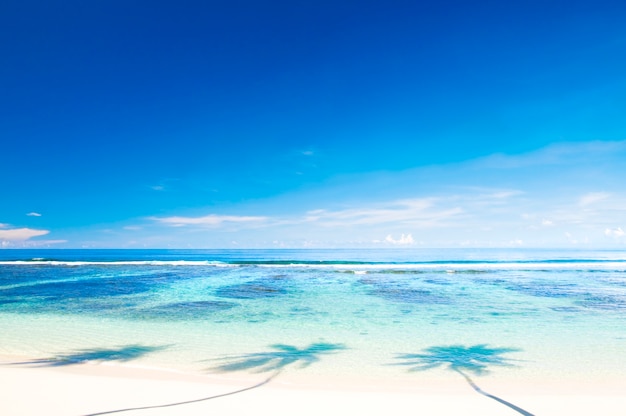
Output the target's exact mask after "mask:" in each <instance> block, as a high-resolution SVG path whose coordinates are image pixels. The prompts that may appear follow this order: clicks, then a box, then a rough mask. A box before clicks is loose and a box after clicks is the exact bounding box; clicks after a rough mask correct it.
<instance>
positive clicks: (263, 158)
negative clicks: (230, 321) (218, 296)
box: [0, 0, 626, 248]
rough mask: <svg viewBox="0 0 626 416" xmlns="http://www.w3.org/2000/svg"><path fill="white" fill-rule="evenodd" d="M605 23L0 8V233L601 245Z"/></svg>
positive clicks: (409, 5) (475, 15) (408, 6)
mask: <svg viewBox="0 0 626 416" xmlns="http://www.w3.org/2000/svg"><path fill="white" fill-rule="evenodd" d="M625 19H626V4H625V3H624V2H623V1H602V0H600V1H575V0H574V1H511V2H501V1H474V2H470V1H440V2H420V1H397V0H389V1H385V2H383V1H367V0H362V1H347V0H343V1H340V2H337V1H332V2H331V1H324V0H317V1H293V0H291V1H265V2H260V1H240V0H230V1H177V2H173V1H150V2H148V1H142V0H140V1H124V2H122V1H115V0H109V1H106V2H104V1H102V2H84V1H74V0H68V1H62V2H43V1H34V0H23V1H19V2H18V1H14V0H9V1H5V2H3V5H2V6H0V39H2V41H1V42H0V57H1V60H2V61H1V65H0V135H1V138H0V139H1V148H0V155H1V159H0V160H2V165H1V166H2V175H0V201H1V203H0V246H2V247H58V248H63V247H76V248H80V247H94V248H97V247H128V248H143V247H154V248H168V247H180V248H187V247H193V248H231V247H238V248H244V247H397V246H406V247H410V246H415V247H591V248H593V247H602V248H611V247H619V248H623V247H624V244H626V236H625V230H626V185H625V184H624V183H626V181H625V180H624V178H626V168H625V167H624V166H626V163H625V162H626V122H625V121H624V120H626V25H624V24H623V22H624V21H625Z"/></svg>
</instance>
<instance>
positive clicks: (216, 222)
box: [150, 214, 268, 227]
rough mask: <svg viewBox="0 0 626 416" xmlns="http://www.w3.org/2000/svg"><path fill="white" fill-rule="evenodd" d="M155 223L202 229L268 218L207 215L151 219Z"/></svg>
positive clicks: (259, 221)
mask: <svg viewBox="0 0 626 416" xmlns="http://www.w3.org/2000/svg"><path fill="white" fill-rule="evenodd" d="M150 219H151V220H153V221H156V222H158V223H161V224H166V225H170V226H172V227H185V226H188V225H195V226H200V227H219V226H220V225H223V224H225V223H262V222H265V221H267V220H268V218H267V217H258V216H237V215H213V214H212V215H205V216H203V217H181V216H173V217H151V218H150Z"/></svg>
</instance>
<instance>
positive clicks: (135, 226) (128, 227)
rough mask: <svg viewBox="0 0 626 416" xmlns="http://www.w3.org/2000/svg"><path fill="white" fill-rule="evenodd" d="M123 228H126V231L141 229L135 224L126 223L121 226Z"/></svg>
mask: <svg viewBox="0 0 626 416" xmlns="http://www.w3.org/2000/svg"><path fill="white" fill-rule="evenodd" d="M122 228H123V229H124V230H128V231H137V230H141V227H139V226H137V225H127V226H126V227H122Z"/></svg>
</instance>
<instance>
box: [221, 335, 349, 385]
mask: <svg viewBox="0 0 626 416" xmlns="http://www.w3.org/2000/svg"><path fill="white" fill-rule="evenodd" d="M270 348H272V349H273V351H264V352H258V353H251V354H243V355H237V356H230V357H224V358H220V359H219V360H220V361H226V363H224V364H220V365H218V366H216V367H213V368H212V370H213V371H217V372H222V373H223V372H232V371H253V372H255V373H265V372H270V371H271V372H273V373H274V375H273V376H272V377H275V376H276V375H278V374H279V373H280V372H281V371H283V370H284V369H285V368H287V367H289V366H291V365H292V364H293V365H298V367H299V368H305V367H308V366H310V365H311V364H314V363H316V362H318V361H320V356H321V355H326V354H333V353H335V352H337V351H341V350H344V349H346V347H345V346H344V345H342V344H329V343H314V344H310V345H309V346H307V347H304V348H298V347H295V346H293V345H286V344H274V345H270Z"/></svg>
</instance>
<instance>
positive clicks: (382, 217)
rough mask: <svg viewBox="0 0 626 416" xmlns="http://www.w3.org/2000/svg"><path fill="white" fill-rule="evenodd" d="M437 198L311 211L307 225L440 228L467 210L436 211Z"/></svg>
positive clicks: (449, 209) (306, 218)
mask: <svg viewBox="0 0 626 416" xmlns="http://www.w3.org/2000/svg"><path fill="white" fill-rule="evenodd" d="M435 202H436V199H435V198H419V199H404V200H398V201H392V202H389V203H386V204H380V205H377V206H375V207H372V208H349V209H344V210H338V211H329V210H323V209H320V210H315V211H309V212H308V213H307V215H306V217H305V219H304V221H305V222H319V223H320V224H321V225H325V226H332V227H336V226H351V225H374V224H384V223H396V224H412V225H417V226H423V227H425V226H437V225H440V221H442V220H444V219H448V218H452V217H455V216H457V215H459V214H461V213H463V210H462V209H461V208H458V207H454V208H447V209H442V210H436V209H434V205H435Z"/></svg>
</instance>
